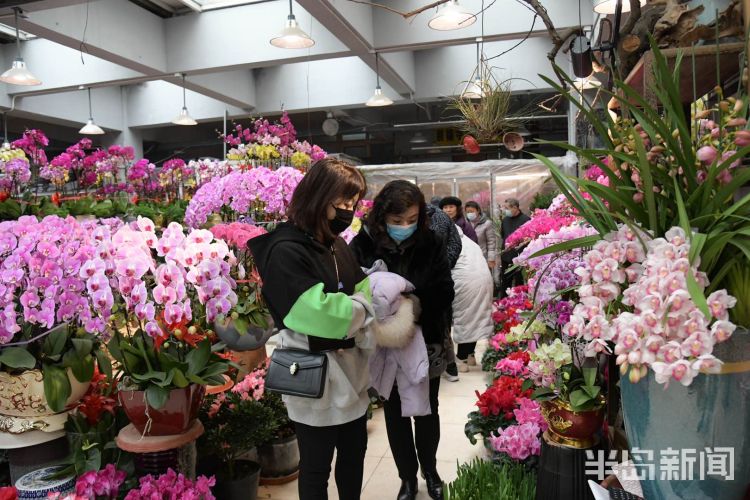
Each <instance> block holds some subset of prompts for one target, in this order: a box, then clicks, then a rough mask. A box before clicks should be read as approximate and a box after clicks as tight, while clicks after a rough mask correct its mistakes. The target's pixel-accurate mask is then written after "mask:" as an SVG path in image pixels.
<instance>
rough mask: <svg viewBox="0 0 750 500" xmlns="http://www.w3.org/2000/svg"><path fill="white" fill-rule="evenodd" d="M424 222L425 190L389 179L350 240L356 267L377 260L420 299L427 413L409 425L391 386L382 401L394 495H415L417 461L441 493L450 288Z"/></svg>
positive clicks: (433, 490) (441, 249)
mask: <svg viewBox="0 0 750 500" xmlns="http://www.w3.org/2000/svg"><path fill="white" fill-rule="evenodd" d="M429 224H430V222H429V220H428V217H427V213H426V208H425V201H424V195H423V194H422V192H421V191H420V190H419V188H418V187H417V186H415V185H414V184H412V183H410V182H407V181H392V182H389V183H388V184H386V185H385V187H383V189H382V191H380V193H379V194H378V195H377V196H376V197H375V200H374V204H373V208H372V210H371V212H370V214H369V215H368V216H367V221H366V222H365V225H364V226H363V228H362V230H361V231H360V233H359V234H358V235H357V236H355V237H354V239H353V240H352V242H351V247H352V250H353V251H354V254H355V256H356V258H357V260H358V261H359V264H360V265H361V266H363V267H367V268H369V267H371V266H372V265H373V264H374V262H375V261H376V260H378V259H382V260H383V261H384V262H385V264H386V266H387V267H388V271H390V272H392V273H396V274H399V275H401V276H403V277H404V278H406V279H407V280H408V281H410V282H411V283H412V284H413V285H414V287H415V290H414V292H413V293H414V295H415V296H416V297H417V298H418V299H419V302H420V304H421V313H420V314H419V317H418V320H417V322H418V323H419V324H420V325H421V326H422V333H423V335H424V339H425V344H427V352H428V353H430V366H431V368H430V409H431V411H432V413H431V414H430V415H427V416H423V417H414V419H413V420H414V429H413V430H412V419H411V418H408V417H403V416H402V415H401V398H400V395H399V390H398V386H396V385H394V387H393V390H392V391H391V394H390V395H387V396H388V397H387V401H386V402H385V405H384V408H385V422H386V429H387V431H388V442H389V444H390V446H391V451H392V452H393V458H394V460H395V462H396V467H397V468H398V473H399V477H400V478H401V489H400V490H399V493H398V497H397V498H398V499H399V500H412V499H414V498H415V496H416V493H417V473H418V472H419V468H420V466H421V469H422V473H423V475H424V477H425V480H426V483H427V492H428V494H429V495H430V497H432V498H433V499H442V498H443V491H442V481H441V479H440V476H439V475H438V472H437V467H436V465H437V462H436V454H437V448H438V443H439V441H440V417H439V415H438V389H439V387H440V375H441V373H442V372H443V370H444V369H445V364H446V362H445V359H444V352H445V351H444V349H443V347H442V346H443V344H444V342H445V339H446V338H447V336H448V335H449V333H450V325H451V317H450V316H451V314H450V310H451V304H452V302H453V293H454V292H453V280H452V279H451V270H450V264H449V263H448V257H447V255H446V251H445V245H444V244H442V242H441V241H440V240H439V239H438V236H437V235H436V234H435V233H433V232H432V231H431V230H430V228H429ZM384 396H386V395H384ZM415 444H416V447H415Z"/></svg>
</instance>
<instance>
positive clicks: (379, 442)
mask: <svg viewBox="0 0 750 500" xmlns="http://www.w3.org/2000/svg"><path fill="white" fill-rule="evenodd" d="M480 349H481V350H482V351H483V350H484V346H483V345H482V346H478V349H477V350H478V351H480ZM477 359H481V352H478V354H477ZM486 380H487V373H485V372H482V371H481V369H480V367H479V366H475V367H471V371H470V372H468V373H461V374H459V381H458V382H448V381H447V380H446V379H442V380H441V381H440V436H441V437H440V447H439V448H438V453H437V459H438V472H439V473H440V477H441V478H442V479H443V481H445V482H446V483H449V482H451V481H453V480H454V479H455V477H456V461H458V463H464V462H468V461H470V460H471V459H473V458H474V457H476V456H481V454H482V453H484V447H483V446H482V445H481V443H477V444H476V445H475V446H472V444H471V443H470V442H469V440H468V439H467V438H466V436H465V435H464V425H465V424H466V420H467V418H466V415H467V414H468V413H469V412H471V411H473V410H474V409H475V408H476V407H475V406H474V404H475V403H476V395H475V394H474V391H476V390H479V391H480V392H481V391H482V390H484V388H485V385H486ZM367 431H368V437H369V440H368V443H367V454H366V456H365V473H364V483H363V484H364V486H363V491H362V500H393V499H395V498H396V495H397V494H398V490H399V487H400V486H401V480H400V479H399V477H398V471H397V470H396V465H395V464H394V462H393V456H392V455H391V450H390V448H389V446H388V437H387V434H386V430H385V422H384V420H383V410H382V409H379V410H375V412H374V414H373V417H372V420H370V421H369V422H368V423H367ZM333 477H334V476H333V471H332V472H331V479H330V482H329V485H328V492H329V493H328V494H329V499H330V500H335V499H338V495H337V494H336V485H335V482H334V479H333ZM258 498H259V499H273V500H296V499H297V498H298V495H297V482H296V481H294V482H291V483H289V484H286V485H283V486H261V487H260V488H259V489H258ZM417 498H418V499H420V500H428V499H429V498H430V497H429V496H428V495H427V490H426V486H425V482H424V479H422V478H421V477H420V478H419V494H418V495H417Z"/></svg>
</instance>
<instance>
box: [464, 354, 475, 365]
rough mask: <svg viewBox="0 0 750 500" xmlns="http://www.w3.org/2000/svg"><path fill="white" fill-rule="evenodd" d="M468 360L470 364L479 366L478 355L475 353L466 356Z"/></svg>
mask: <svg viewBox="0 0 750 500" xmlns="http://www.w3.org/2000/svg"><path fill="white" fill-rule="evenodd" d="M466 362H467V363H468V364H469V366H477V357H476V356H475V355H473V354H469V357H468V358H466Z"/></svg>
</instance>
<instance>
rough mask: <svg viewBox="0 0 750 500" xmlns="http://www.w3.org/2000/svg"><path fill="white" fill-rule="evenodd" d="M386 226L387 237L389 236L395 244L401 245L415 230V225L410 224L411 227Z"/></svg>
mask: <svg viewBox="0 0 750 500" xmlns="http://www.w3.org/2000/svg"><path fill="white" fill-rule="evenodd" d="M386 226H388V236H390V237H391V238H392V239H393V241H395V242H396V243H401V242H402V241H404V240H405V239H407V238H408V237H409V236H411V235H412V234H414V231H416V230H417V225H416V224H412V225H411V226H394V225H391V224H386Z"/></svg>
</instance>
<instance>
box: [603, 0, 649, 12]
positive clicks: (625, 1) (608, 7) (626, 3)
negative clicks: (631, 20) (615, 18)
mask: <svg viewBox="0 0 750 500" xmlns="http://www.w3.org/2000/svg"><path fill="white" fill-rule="evenodd" d="M621 1H622V12H630V0H621ZM644 5H646V0H641V7H643V6H644ZM616 9H617V0H594V12H597V13H599V14H614V13H615V10H616Z"/></svg>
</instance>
